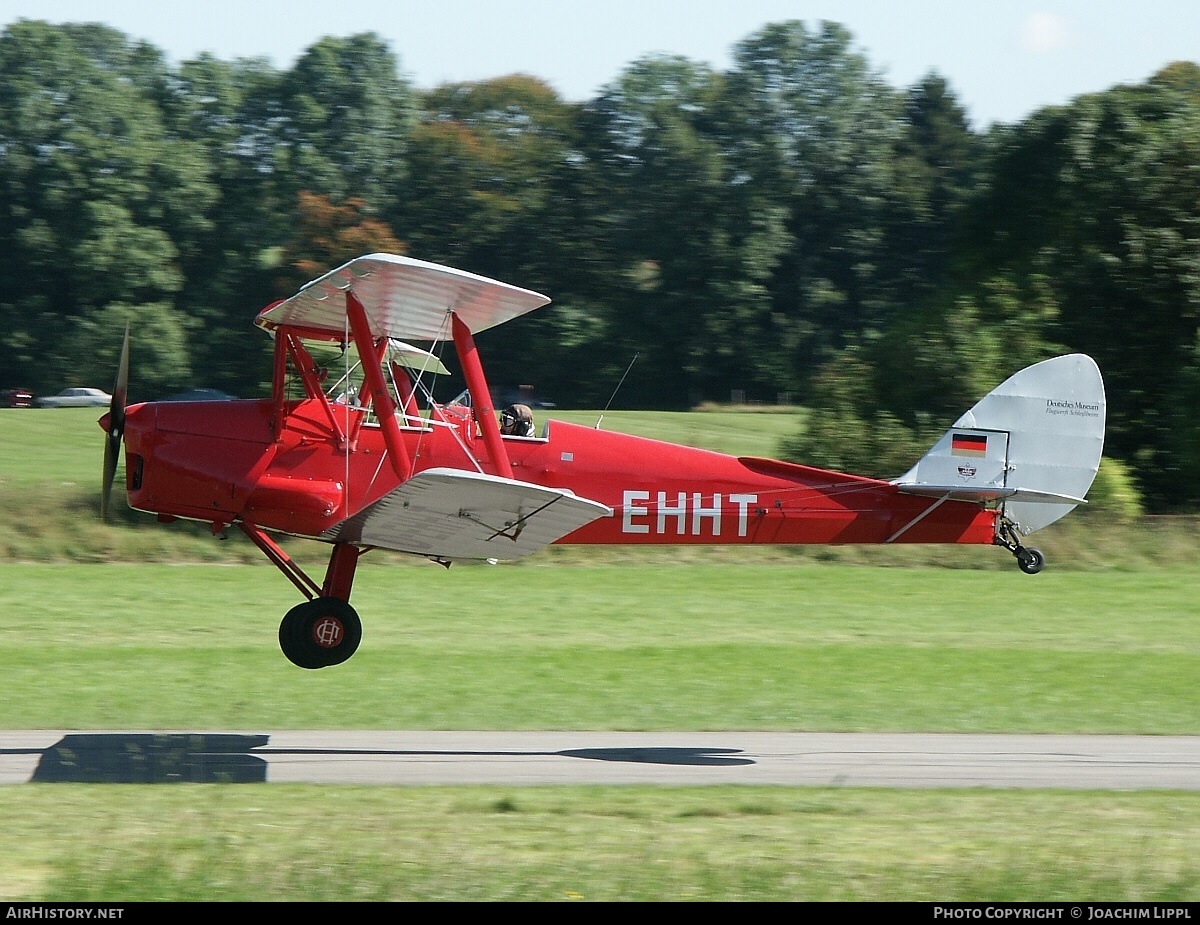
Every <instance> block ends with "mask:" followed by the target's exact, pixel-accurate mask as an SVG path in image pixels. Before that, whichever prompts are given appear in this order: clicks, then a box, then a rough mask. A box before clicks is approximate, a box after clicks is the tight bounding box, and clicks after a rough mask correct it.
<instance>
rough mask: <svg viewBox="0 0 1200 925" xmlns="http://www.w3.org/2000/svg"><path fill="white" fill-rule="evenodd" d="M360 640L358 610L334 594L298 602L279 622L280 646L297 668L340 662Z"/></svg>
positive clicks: (360, 629) (351, 651)
mask: <svg viewBox="0 0 1200 925" xmlns="http://www.w3.org/2000/svg"><path fill="white" fill-rule="evenodd" d="M360 642H362V621H361V620H359V618H358V613H357V612H356V611H355V610H354V608H353V607H351V606H350V605H349V604H347V603H346V602H345V601H341V600H338V599H337V598H335V597H318V598H316V599H315V600H311V601H305V602H304V603H303V604H297V605H296V606H295V607H293V608H292V609H291V610H289V611H288V612H287V614H286V615H285V616H284V618H283V620H282V622H280V624H279V648H280V649H282V650H283V654H284V655H286V656H287V658H288V661H290V662H291V663H292V664H293V665H296V666H298V667H300V668H309V669H315V668H327V667H329V666H330V665H340V664H341V663H342V662H344V661H346V659H348V658H349V657H350V656H351V655H353V654H354V653H355V652H356V651H357V650H358V644H359V643H360Z"/></svg>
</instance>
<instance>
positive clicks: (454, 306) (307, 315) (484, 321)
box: [255, 254, 550, 341]
mask: <svg viewBox="0 0 1200 925" xmlns="http://www.w3.org/2000/svg"><path fill="white" fill-rule="evenodd" d="M347 289H350V290H353V292H354V294H355V296H357V297H358V300H359V301H360V302H362V304H363V308H364V309H365V311H366V314H367V320H368V321H369V323H370V325H371V334H372V335H373V336H375V337H389V338H396V339H399V340H419V341H440V340H450V338H451V330H450V323H449V314H450V312H454V313H455V314H456V315H457V316H458V317H459V319H460V320H461V321H463V322H464V323H465V324H466V326H467V328H468V329H469V330H470V331H471V333H473V334H478V333H479V332H480V331H486V330H487V329H488V328H492V327H495V326H496V325H498V324H503V323H504V322H506V321H509V320H511V319H513V318H516V317H518V316H520V315H524V314H525V313H526V312H531V311H533V310H534V309H535V308H540V307H541V306H543V305H545V304H546V303H548V302H549V301H550V299H549V298H548V297H547V296H544V295H542V294H541V293H538V292H531V291H530V290H528V289H519V288H518V287H516V286H510V285H508V284H507V283H501V282H499V281H497V280H494V279H488V278H487V277H486V276H476V275H475V274H474V273H467V272H465V271H464V270H456V269H454V268H453V267H444V266H440V265H438V264H436V263H426V262H425V261H424V260H414V259H412V258H411V257H400V256H397V255H395V254H368V255H367V256H365V257H356V258H355V259H354V260H351V261H350V262H349V263H347V264H344V265H343V266H340V267H338V268H337V269H336V270H330V271H329V272H328V273H326V274H325V275H324V276H321V277H319V278H318V279H315V280H313V281H312V282H310V283H308V284H307V285H306V286H305V287H304V288H303V289H301V290H300V291H299V292H297V293H296V294H295V295H294V296H292V297H291V298H288V299H284V300H283V301H282V302H279V303H277V304H275V305H272V306H270V307H268V308H265V309H263V311H261V312H259V315H258V318H257V319H256V320H255V324H257V325H258V326H259V327H262V328H266V329H268V330H270V329H273V328H276V327H279V326H280V325H290V326H293V327H297V328H301V329H306V330H308V331H312V332H326V333H329V334H333V335H343V334H344V333H345V331H346V299H345V296H344V293H345V291H346V290H347Z"/></svg>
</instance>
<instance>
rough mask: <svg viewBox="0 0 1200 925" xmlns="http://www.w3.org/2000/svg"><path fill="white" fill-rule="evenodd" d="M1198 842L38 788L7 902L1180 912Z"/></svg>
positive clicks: (1073, 822)
mask: <svg viewBox="0 0 1200 925" xmlns="http://www.w3.org/2000/svg"><path fill="white" fill-rule="evenodd" d="M284 807H286V810H285V809H284ZM83 833H87V835H86V837H81V835H82V834H83ZM1198 840H1200V797H1197V796H1196V795H1192V794H1161V793H1160V794H1128V793H1124V794H1083V795H1076V794H1064V793H1029V792H1019V793H1000V792H986V791H964V790H957V791H953V790H946V791H917V792H904V791H876V790H845V789H812V790H801V789H793V788H762V787H751V788H729V787H716V788H643V787H628V788H618V787H610V788H605V787H586V788H584V787H561V788H560V787H545V788H507V787H505V788H495V787H446V788H442V787H434V788H381V787H377V788H364V787H303V786H293V785H274V784H272V785H267V786H244V787H237V786H219V785H195V786H159V787H152V786H151V787H129V786H114V785H94V786H62V785H28V786H25V787H20V788H16V787H12V788H7V789H5V790H3V791H0V843H3V844H5V845H6V846H19V850H6V851H3V852H0V898H3V899H5V900H19V899H38V898H53V899H55V900H57V901H65V902H81V901H98V902H105V903H115V902H138V901H163V900H168V901H179V900H193V901H197V900H199V901H209V900H214V899H218V900H241V901H246V900H250V901H262V900H317V901H347V900H351V901H354V900H358V901H382V900H419V901H443V900H474V901H517V900H527V901H528V900H532V901H638V900H651V901H654V900H681V901H697V902H700V901H714V900H715V901H739V900H741V901H772V900H776V901H777V900H784V901H787V900H871V901H880V900H914V901H926V902H932V901H936V902H952V901H966V900H980V899H987V900H991V901H1023V902H1061V901H1079V900H1091V901H1104V900H1110V901H1111V900H1136V901H1143V902H1171V903H1177V902H1179V901H1181V900H1188V899H1190V900H1195V899H1196V898H1198V897H1200V869H1198V867H1197V862H1196V855H1195V846H1196V844H1197V842H1198Z"/></svg>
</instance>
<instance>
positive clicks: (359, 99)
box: [279, 32, 416, 211]
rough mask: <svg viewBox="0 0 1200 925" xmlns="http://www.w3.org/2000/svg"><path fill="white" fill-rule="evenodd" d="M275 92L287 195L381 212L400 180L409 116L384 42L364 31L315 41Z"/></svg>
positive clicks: (410, 108) (408, 94) (407, 99)
mask: <svg viewBox="0 0 1200 925" xmlns="http://www.w3.org/2000/svg"><path fill="white" fill-rule="evenodd" d="M279 92H280V99H279V105H280V108H281V123H280V126H279V129H280V137H281V139H282V142H283V145H284V152H283V154H284V155H286V169H285V173H286V183H285V186H286V187H287V188H288V192H289V193H290V195H289V196H288V197H287V198H291V197H292V196H294V195H295V194H296V193H298V192H299V191H300V190H301V189H305V190H309V191H311V192H314V193H320V194H325V195H328V196H330V197H332V198H333V199H335V200H345V199H346V198H348V197H357V198H360V199H362V200H363V201H364V202H366V204H367V206H368V208H370V209H372V210H376V211H378V210H382V209H385V208H387V207H388V206H389V204H390V203H391V202H392V201H393V200H394V199H395V197H396V195H397V192H398V190H399V189H400V188H401V184H402V182H403V180H404V173H405V171H404V167H405V157H404V154H405V150H406V147H407V144H408V136H409V133H410V131H411V129H412V124H413V118H414V115H415V111H416V100H415V97H414V94H413V91H412V89H411V88H410V87H409V86H408V83H407V81H405V80H404V79H403V78H402V77H401V76H400V72H399V65H398V62H397V60H396V56H395V55H394V54H393V53H392V51H391V50H390V49H389V48H388V46H387V43H386V42H384V41H383V39H381V38H380V37H379V36H378V35H376V34H374V33H370V32H368V33H363V34H360V35H353V36H350V37H349V38H324V39H321V40H320V41H318V42H317V43H316V44H314V45H313V46H312V47H311V48H309V49H308V50H307V51H305V53H304V54H303V55H301V56H300V59H299V60H298V61H297V62H296V64H295V66H294V67H293V68H292V69H291V70H290V71H288V72H287V73H286V74H285V75H284V76H283V80H282V83H281V86H280V89H279Z"/></svg>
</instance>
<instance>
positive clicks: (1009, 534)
mask: <svg viewBox="0 0 1200 925" xmlns="http://www.w3.org/2000/svg"><path fill="white" fill-rule="evenodd" d="M992 542H993V543H995V544H996V545H997V546H1003V547H1004V548H1005V549H1007V550H1008V551H1009V552H1011V553H1012V554H1013V558H1014V559H1016V560H1017V568H1019V569H1020V570H1021V571H1022V572H1024V573H1025V574H1026V575H1036V574H1037V573H1038V572H1040V571H1041V570H1042V569H1043V568H1045V567H1046V557H1045V556H1044V555H1042V551H1041V550H1040V549H1034V548H1033V547H1032V546H1022V545H1021V535H1020V533H1018V532H1017V527H1016V524H1014V523H1013V522H1012V521H1011V520H1009V519H1008V518H1004V519H1003V520H1001V521H1000V525H999V527H998V528H997V530H996V537H995V539H993V540H992Z"/></svg>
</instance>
